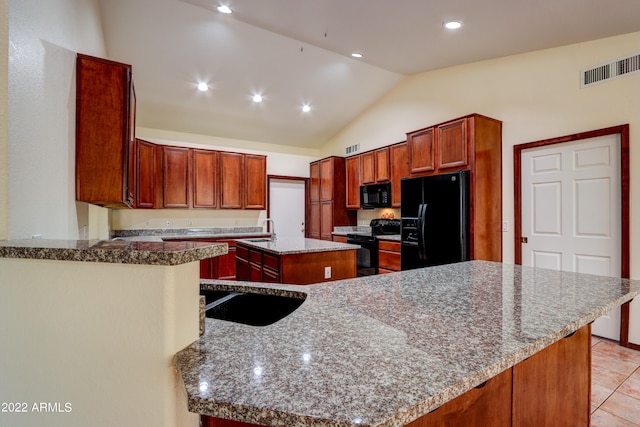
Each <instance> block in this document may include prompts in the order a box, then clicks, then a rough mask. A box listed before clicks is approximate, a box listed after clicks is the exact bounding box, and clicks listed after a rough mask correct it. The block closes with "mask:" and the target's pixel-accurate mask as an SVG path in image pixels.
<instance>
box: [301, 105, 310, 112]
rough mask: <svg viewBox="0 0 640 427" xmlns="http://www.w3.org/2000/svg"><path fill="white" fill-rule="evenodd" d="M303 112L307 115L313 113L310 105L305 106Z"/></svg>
mask: <svg viewBox="0 0 640 427" xmlns="http://www.w3.org/2000/svg"><path fill="white" fill-rule="evenodd" d="M301 110H302V111H303V112H305V113H308V112H309V111H311V105H309V104H304V105H303V106H302V108H301Z"/></svg>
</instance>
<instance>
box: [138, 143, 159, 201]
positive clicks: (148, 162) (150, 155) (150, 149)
mask: <svg viewBox="0 0 640 427" xmlns="http://www.w3.org/2000/svg"><path fill="white" fill-rule="evenodd" d="M136 148H137V153H136V167H137V174H136V175H137V183H136V193H137V194H136V207H137V208H155V207H156V145H155V144H152V143H150V142H147V141H142V140H140V139H139V140H137V141H136Z"/></svg>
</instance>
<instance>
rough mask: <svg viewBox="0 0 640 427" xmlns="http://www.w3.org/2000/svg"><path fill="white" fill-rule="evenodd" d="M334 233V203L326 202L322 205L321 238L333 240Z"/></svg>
mask: <svg viewBox="0 0 640 427" xmlns="http://www.w3.org/2000/svg"><path fill="white" fill-rule="evenodd" d="M331 233H333V202H332V201H328V202H327V201H324V202H321V204H320V238H321V239H322V240H331V236H332V234H331Z"/></svg>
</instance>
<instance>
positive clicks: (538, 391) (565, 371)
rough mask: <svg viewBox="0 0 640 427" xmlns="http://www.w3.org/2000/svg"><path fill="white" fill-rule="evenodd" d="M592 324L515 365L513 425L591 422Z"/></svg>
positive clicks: (522, 426)
mask: <svg viewBox="0 0 640 427" xmlns="http://www.w3.org/2000/svg"><path fill="white" fill-rule="evenodd" d="M590 396H591V325H587V326H584V327H582V328H581V329H579V330H577V331H576V332H575V333H574V334H573V335H569V336H568V337H566V338H563V339H561V340H560V341H558V342H557V343H555V344H553V345H551V346H550V347H548V348H546V349H545V350H543V351H541V352H539V353H537V354H534V355H533V356H531V357H530V358H528V359H526V360H524V361H522V362H520V363H519V364H517V365H516V366H514V367H513V425H514V426H518V427H528V426H531V427H534V426H535V427H537V426H568V425H571V426H588V425H589V420H590V413H591V403H590Z"/></svg>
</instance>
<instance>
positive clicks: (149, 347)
mask: <svg viewBox="0 0 640 427" xmlns="http://www.w3.org/2000/svg"><path fill="white" fill-rule="evenodd" d="M226 252H227V246H226V245H225V244H219V245H212V244H210V243H198V242H162V241H160V242H128V241H96V240H9V241H0V272H1V274H0V342H2V351H1V352H0V384H1V385H0V402H3V405H5V406H3V408H2V409H4V410H2V411H0V425H2V426H12V427H22V426H24V427H31V426H44V425H46V426H48V427H58V426H59V427H63V426H64V427H70V426H71V427H84V426H93V427H98V426H104V427H112V426H147V425H149V426H156V427H160V426H163V427H196V426H198V416H197V415H194V414H190V413H189V412H188V411H187V408H186V403H185V401H186V398H185V395H184V390H183V388H182V386H181V380H180V378H179V377H178V375H177V371H176V366H175V353H176V352H177V351H179V350H180V349H182V348H184V347H185V346H187V345H188V344H190V343H192V342H193V341H194V340H196V339H197V338H198V336H199V329H200V328H199V323H200V314H199V311H200V310H199V308H200V306H199V303H200V298H199V277H198V276H199V274H198V273H199V261H200V260H201V259H206V258H210V257H215V256H219V255H222V254H225V253H226Z"/></svg>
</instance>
